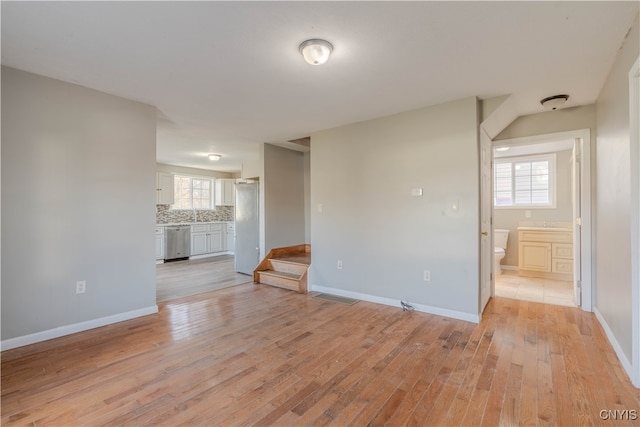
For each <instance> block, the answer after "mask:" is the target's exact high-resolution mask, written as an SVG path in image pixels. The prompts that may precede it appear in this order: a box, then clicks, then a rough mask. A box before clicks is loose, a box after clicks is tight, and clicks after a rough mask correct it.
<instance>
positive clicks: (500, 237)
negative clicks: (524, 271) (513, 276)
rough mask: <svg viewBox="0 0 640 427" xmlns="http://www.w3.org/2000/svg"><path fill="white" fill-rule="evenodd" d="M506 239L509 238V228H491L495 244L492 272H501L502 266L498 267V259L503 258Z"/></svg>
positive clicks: (496, 273)
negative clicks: (494, 260)
mask: <svg viewBox="0 0 640 427" xmlns="http://www.w3.org/2000/svg"><path fill="white" fill-rule="evenodd" d="M507 240H509V230H503V229H499V228H496V229H494V230H493V243H494V245H495V248H494V253H495V259H496V262H495V267H494V274H495V275H496V276H497V275H498V274H502V268H500V261H502V258H504V254H505V252H504V251H505V249H507Z"/></svg>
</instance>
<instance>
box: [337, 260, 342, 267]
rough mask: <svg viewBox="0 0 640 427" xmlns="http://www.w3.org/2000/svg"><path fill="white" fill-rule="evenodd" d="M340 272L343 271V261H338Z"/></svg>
mask: <svg viewBox="0 0 640 427" xmlns="http://www.w3.org/2000/svg"><path fill="white" fill-rule="evenodd" d="M338 270H342V260H341V259H339V260H338Z"/></svg>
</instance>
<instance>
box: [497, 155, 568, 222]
mask: <svg viewBox="0 0 640 427" xmlns="http://www.w3.org/2000/svg"><path fill="white" fill-rule="evenodd" d="M540 160H548V161H549V199H551V203H550V204H548V205H511V206H496V205H495V193H494V195H493V196H492V203H493V209H500V210H502V209H520V210H530V209H556V207H557V203H556V187H557V180H558V178H557V173H558V171H557V169H556V154H555V153H548V154H534V155H531V156H518V157H500V158H497V159H494V161H493V163H494V165H495V164H498V163H518V162H531V161H540ZM493 174H494V175H493V176H492V179H493V180H495V166H494V172H493ZM494 187H495V182H494ZM494 192H495V188H494Z"/></svg>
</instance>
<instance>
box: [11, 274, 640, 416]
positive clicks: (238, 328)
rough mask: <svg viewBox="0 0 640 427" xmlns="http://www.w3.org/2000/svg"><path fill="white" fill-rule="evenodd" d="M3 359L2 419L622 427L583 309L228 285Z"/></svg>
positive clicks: (607, 369)
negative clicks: (427, 302) (394, 303)
mask: <svg viewBox="0 0 640 427" xmlns="http://www.w3.org/2000/svg"><path fill="white" fill-rule="evenodd" d="M159 306H160V312H159V313H158V314H155V315H150V316H145V317H143V318H138V319H133V320H130V321H126V322H121V323H118V324H114V325H110V326H106V327H102V328H99V329H94V330H91V331H86V332H82V333H78V334H75V335H71V336H67V337H62V338H58V339H55V340H50V341H46V342H42V343H38V344H34V345H30V346H25V347H21V348H17V349H13V350H8V351H5V352H3V353H2V408H1V409H2V418H1V421H2V425H27V424H29V425H53V426H76V425H113V426H122V425H131V426H133V425H136V426H137V425H164V426H169V425H210V426H233V425H262V426H270V425H282V426H298V425H314V426H319V425H335V426H343V425H357V426H359V425H382V424H387V425H392V426H405V425H435V426H456V425H464V426H480V425H487V426H496V425H562V426H583V425H608V426H609V425H634V424H635V425H637V424H638V421H630V420H617V421H613V420H611V419H609V420H602V419H601V418H600V411H601V410H620V411H621V410H625V409H626V410H636V411H637V410H640V394H639V391H638V390H637V389H635V388H634V387H633V386H632V385H631V384H630V382H629V380H628V378H627V376H626V375H625V373H624V371H623V369H622V367H621V365H620V363H619V362H618V360H617V358H616V356H615V354H614V352H613V350H612V349H611V346H610V345H609V344H608V342H607V341H606V339H605V337H604V334H603V332H602V329H601V328H600V326H599V324H598V322H597V320H596V319H595V317H594V316H593V315H592V314H591V313H585V312H582V311H581V310H579V309H576V308H570V307H561V306H553V305H543V304H539V303H533V302H527V301H518V300H512V299H506V298H497V299H493V300H491V301H490V302H489V305H488V307H487V310H486V312H485V315H484V316H483V320H482V322H481V323H480V324H479V325H475V324H472V323H467V322H463V321H458V320H452V319H448V318H444V317H440V316H434V315H429V314H424V313H417V312H403V311H402V310H401V309H400V308H399V307H389V306H384V305H377V304H373V303H367V302H362V301H361V302H359V303H357V304H355V305H352V306H347V305H342V304H338V303H334V302H329V301H326V300H322V299H318V298H313V297H312V295H311V294H298V293H295V292H290V291H286V290H282V289H278V288H274V287H270V286H261V285H254V284H243V285H238V286H234V287H230V288H226V289H222V290H218V291H215V292H209V293H205V294H200V295H195V296H190V297H185V298H182V299H177V300H173V301H168V302H163V303H160V304H159Z"/></svg>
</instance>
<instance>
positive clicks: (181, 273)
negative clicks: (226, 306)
mask: <svg viewBox="0 0 640 427" xmlns="http://www.w3.org/2000/svg"><path fill="white" fill-rule="evenodd" d="M247 282H253V277H252V276H248V275H246V274H241V273H236V271H235V268H234V257H233V255H220V256H215V257H209V258H200V259H195V260H185V261H172V262H167V263H164V264H157V265H156V300H157V301H167V300H171V299H175V298H178V297H184V296H189V295H195V294H201V293H203V292H209V291H213V290H216V289H222V288H228V287H229V286H235V285H239V284H241V283H247Z"/></svg>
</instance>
